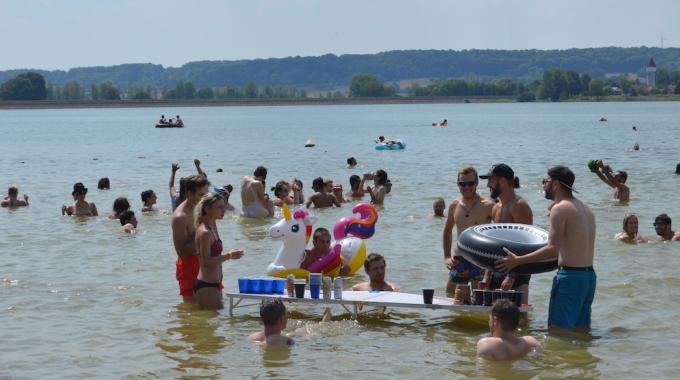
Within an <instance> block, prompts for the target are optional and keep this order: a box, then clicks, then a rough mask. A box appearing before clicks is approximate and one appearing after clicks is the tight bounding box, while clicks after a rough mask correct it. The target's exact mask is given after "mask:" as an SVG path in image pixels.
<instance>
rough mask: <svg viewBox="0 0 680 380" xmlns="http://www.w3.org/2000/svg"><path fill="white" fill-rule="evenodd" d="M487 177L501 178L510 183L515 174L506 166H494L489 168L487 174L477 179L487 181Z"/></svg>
mask: <svg viewBox="0 0 680 380" xmlns="http://www.w3.org/2000/svg"><path fill="white" fill-rule="evenodd" d="M489 177H502V178H507V179H509V180H511V181H512V179H513V178H515V172H514V171H513V170H512V168H510V167H509V166H508V165H506V164H496V165H494V166H492V167H491V170H489V172H488V173H486V174H484V175H480V176H479V178H482V179H487V178H489Z"/></svg>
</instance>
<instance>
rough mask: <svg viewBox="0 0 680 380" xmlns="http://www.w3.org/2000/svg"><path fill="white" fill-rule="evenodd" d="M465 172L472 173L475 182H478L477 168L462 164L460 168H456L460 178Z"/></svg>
mask: <svg viewBox="0 0 680 380" xmlns="http://www.w3.org/2000/svg"><path fill="white" fill-rule="evenodd" d="M465 174H474V175H475V182H479V176H478V175H477V169H475V168H473V167H472V166H463V167H462V168H460V169H458V177H459V178H460V176H461V175H465Z"/></svg>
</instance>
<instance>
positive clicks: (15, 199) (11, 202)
mask: <svg viewBox="0 0 680 380" xmlns="http://www.w3.org/2000/svg"><path fill="white" fill-rule="evenodd" d="M0 206H1V207H25V206H28V195H26V194H24V200H23V201H22V200H19V188H18V187H16V186H10V187H9V189H7V198H5V199H4V200H3V201H2V203H0Z"/></svg>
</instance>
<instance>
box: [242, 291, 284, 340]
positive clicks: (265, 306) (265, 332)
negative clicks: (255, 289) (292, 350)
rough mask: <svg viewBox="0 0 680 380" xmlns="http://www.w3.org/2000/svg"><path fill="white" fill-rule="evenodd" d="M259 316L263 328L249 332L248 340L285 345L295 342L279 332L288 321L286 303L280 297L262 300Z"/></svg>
mask: <svg viewBox="0 0 680 380" xmlns="http://www.w3.org/2000/svg"><path fill="white" fill-rule="evenodd" d="M260 318H262V324H263V325H264V328H263V329H262V331H258V332H256V333H253V334H250V335H249V336H248V340H250V341H252V342H258V343H263V344H266V345H268V346H284V347H285V346H292V345H293V344H295V341H294V340H293V339H292V338H290V337H288V336H286V335H282V334H281V332H282V331H283V329H285V328H286V325H287V323H288V315H287V313H286V305H284V304H283V301H281V299H280V298H275V299H267V300H263V301H262V304H261V305H260Z"/></svg>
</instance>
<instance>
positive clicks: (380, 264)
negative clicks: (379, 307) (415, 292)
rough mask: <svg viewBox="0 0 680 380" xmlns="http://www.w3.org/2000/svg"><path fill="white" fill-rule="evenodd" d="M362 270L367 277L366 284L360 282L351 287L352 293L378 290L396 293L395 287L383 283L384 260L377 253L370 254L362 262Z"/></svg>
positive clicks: (397, 289)
mask: <svg viewBox="0 0 680 380" xmlns="http://www.w3.org/2000/svg"><path fill="white" fill-rule="evenodd" d="M364 270H365V271H366V274H367V275H368V279H369V281H368V282H362V283H360V284H356V285H354V286H353V287H352V290H353V291H359V290H365V291H368V290H379V291H383V292H398V291H400V290H401V288H399V287H398V286H397V285H394V284H392V283H389V282H387V281H385V258H384V257H383V256H382V255H381V254H379V253H371V254H369V255H368V256H367V257H366V260H364Z"/></svg>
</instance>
